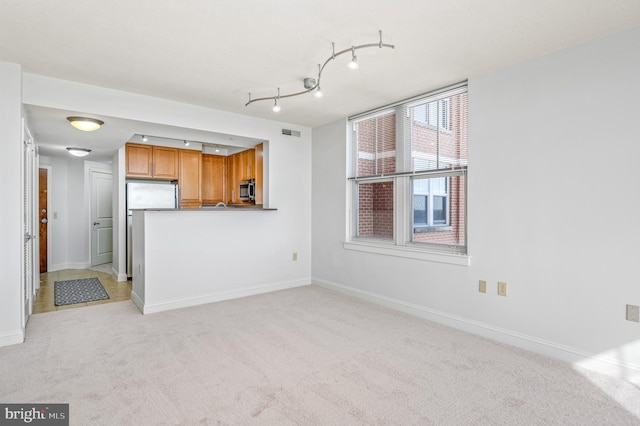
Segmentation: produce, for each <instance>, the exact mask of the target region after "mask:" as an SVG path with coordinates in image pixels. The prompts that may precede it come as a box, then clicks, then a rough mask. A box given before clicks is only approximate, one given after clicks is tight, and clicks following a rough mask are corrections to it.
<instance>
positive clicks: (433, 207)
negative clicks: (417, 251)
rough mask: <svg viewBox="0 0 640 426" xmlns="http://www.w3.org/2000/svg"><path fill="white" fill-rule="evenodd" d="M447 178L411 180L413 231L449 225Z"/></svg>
mask: <svg viewBox="0 0 640 426" xmlns="http://www.w3.org/2000/svg"><path fill="white" fill-rule="evenodd" d="M448 187H449V178H447V177H440V178H431V179H429V178H418V179H413V230H414V232H416V230H417V229H421V228H422V229H425V230H426V229H428V228H429V227H438V226H440V227H442V226H447V225H449V213H448V212H449V208H448V206H449V191H448Z"/></svg>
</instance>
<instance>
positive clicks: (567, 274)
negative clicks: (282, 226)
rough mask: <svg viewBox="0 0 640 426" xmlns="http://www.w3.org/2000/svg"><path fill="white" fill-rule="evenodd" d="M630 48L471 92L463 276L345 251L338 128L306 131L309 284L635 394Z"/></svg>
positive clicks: (639, 368)
mask: <svg viewBox="0 0 640 426" xmlns="http://www.w3.org/2000/svg"><path fill="white" fill-rule="evenodd" d="M638 40H640V28H636V29H633V30H631V31H626V32H623V33H619V34H616V35H612V36H609V37H606V38H602V39H599V40H596V41H593V42H590V43H587V44H584V45H580V46H577V47H574V48H571V49H568V50H565V51H561V52H558V53H556V54H552V55H548V56H545V57H542V58H539V59H535V60H532V61H529V62H526V63H522V64H518V65H514V66H511V67H509V68H506V69H502V70H499V71H496V72H491V73H488V74H485V75H480V76H475V77H471V78H470V80H469V106H470V112H469V115H470V117H469V122H470V128H469V161H470V165H469V169H470V172H469V194H468V197H469V198H468V227H469V253H470V255H471V266H469V267H463V266H454V265H447V264H439V263H433V262H428V261H418V260H409V259H402V258H397V257H388V256H383V255H376V254H367V253H361V252H354V251H347V250H345V249H343V248H342V245H341V241H342V240H343V239H344V235H345V214H344V212H345V198H346V193H345V192H346V186H345V177H346V175H345V173H344V172H343V171H342V170H341V167H342V165H344V164H345V162H346V128H345V127H346V126H345V121H339V122H335V123H331V124H328V125H326V126H323V127H320V128H317V129H314V138H313V153H312V158H313V191H312V193H313V208H312V211H313V218H312V223H313V230H312V241H313V248H312V250H313V263H312V277H313V280H314V281H315V282H317V283H319V284H321V285H325V286H330V287H333V288H339V289H341V290H343V291H347V292H352V293H353V294H357V295H359V296H360V297H365V298H369V299H372V300H376V301H378V302H380V303H386V304H389V305H393V306H394V307H396V308H400V309H404V310H407V311H410V312H412V313H417V314H419V315H422V316H425V317H427V318H431V319H433V320H436V321H440V322H443V323H446V324H450V325H453V326H455V327H459V328H462V329H466V330H469V331H472V332H475V333H478V334H482V335H485V336H489V337H492V338H495V339H498V340H502V341H505V342H508V343H511V344H515V345H518V346H521V347H525V348H528V349H531V350H535V351H538V352H542V353H546V354H548V355H551V356H555V357H558V358H561V359H565V360H567V361H573V362H580V363H582V364H583V365H588V366H590V367H592V368H598V369H603V370H607V371H608V372H610V373H614V374H618V375H621V376H625V377H627V378H632V379H633V378H635V380H640V324H638V323H634V322H630V321H626V320H625V305H626V304H635V305H640V284H639V283H638V278H637V264H636V262H637V255H638V250H637V239H638V237H639V236H640V222H639V221H638V220H637V218H638V216H639V214H640V203H638V189H637V182H638V177H637V170H638V167H637V165H636V164H635V163H636V162H637V159H638V158H640V143H638V136H637V132H638V130H637V122H638V107H637V102H638V99H640V82H639V80H638V75H640V53H639V52H640V49H638V47H639V45H638ZM416 90H419V88H416ZM334 166H335V168H334ZM338 171H339V173H338ZM481 279H482V280H487V282H488V293H487V294H481V293H479V292H478V280H481ZM498 280H500V281H506V282H507V284H508V297H506V298H505V297H500V296H497V295H496V287H497V281H498Z"/></svg>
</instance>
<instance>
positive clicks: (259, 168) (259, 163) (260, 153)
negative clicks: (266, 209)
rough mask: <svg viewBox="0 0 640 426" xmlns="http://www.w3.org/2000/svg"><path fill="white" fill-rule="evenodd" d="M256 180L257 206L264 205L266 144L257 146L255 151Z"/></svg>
mask: <svg viewBox="0 0 640 426" xmlns="http://www.w3.org/2000/svg"><path fill="white" fill-rule="evenodd" d="M255 153H256V155H255V179H256V201H255V202H256V204H262V203H263V178H262V174H263V172H264V144H258V145H256V149H255Z"/></svg>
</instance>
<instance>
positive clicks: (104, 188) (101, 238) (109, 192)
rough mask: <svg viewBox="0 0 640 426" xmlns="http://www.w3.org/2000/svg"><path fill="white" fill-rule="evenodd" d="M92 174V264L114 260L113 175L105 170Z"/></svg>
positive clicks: (93, 170)
mask: <svg viewBox="0 0 640 426" xmlns="http://www.w3.org/2000/svg"><path fill="white" fill-rule="evenodd" d="M90 175H91V266H96V265H103V264H105V263H111V261H112V260H113V207H112V206H113V176H112V173H109V172H106V171H104V170H95V169H92V170H91V171H90Z"/></svg>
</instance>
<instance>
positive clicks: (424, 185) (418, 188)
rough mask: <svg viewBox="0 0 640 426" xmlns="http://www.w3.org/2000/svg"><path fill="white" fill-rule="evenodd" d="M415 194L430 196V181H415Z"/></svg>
mask: <svg viewBox="0 0 640 426" xmlns="http://www.w3.org/2000/svg"><path fill="white" fill-rule="evenodd" d="M413 193H414V194H424V195H427V194H429V180H428V179H415V180H414V181H413Z"/></svg>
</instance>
